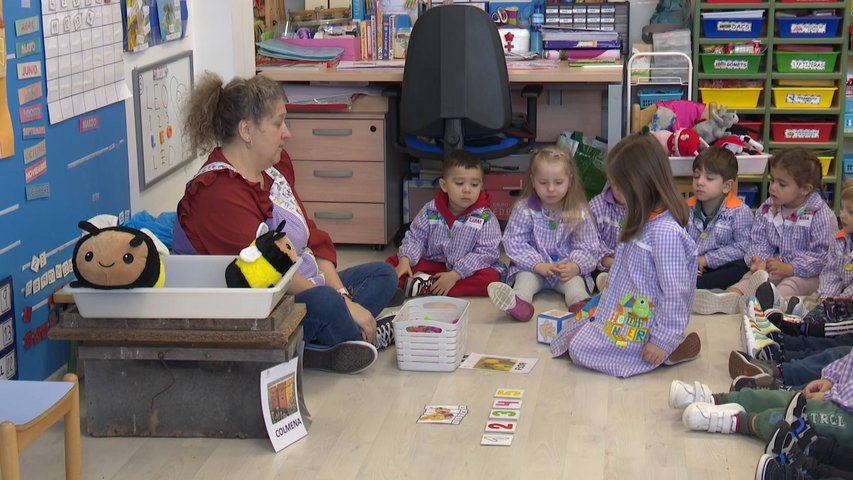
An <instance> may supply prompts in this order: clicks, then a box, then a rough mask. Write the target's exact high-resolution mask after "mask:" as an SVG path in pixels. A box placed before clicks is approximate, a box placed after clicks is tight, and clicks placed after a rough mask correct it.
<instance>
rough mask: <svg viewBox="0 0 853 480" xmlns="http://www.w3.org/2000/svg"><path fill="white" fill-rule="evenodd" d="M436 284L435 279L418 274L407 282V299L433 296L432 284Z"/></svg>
mask: <svg viewBox="0 0 853 480" xmlns="http://www.w3.org/2000/svg"><path fill="white" fill-rule="evenodd" d="M433 283H435V277H430V276H429V275H427V274H425V273H416V274H415V275H414V276H412V277H409V280H408V282H406V297H407V298H413V297H421V296H424V295H432V291H431V290H430V289H431V288H432V284H433Z"/></svg>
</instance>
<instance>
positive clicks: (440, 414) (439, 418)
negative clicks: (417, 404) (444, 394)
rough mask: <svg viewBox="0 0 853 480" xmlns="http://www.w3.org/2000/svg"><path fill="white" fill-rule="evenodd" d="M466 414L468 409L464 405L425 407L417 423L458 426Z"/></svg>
mask: <svg viewBox="0 0 853 480" xmlns="http://www.w3.org/2000/svg"><path fill="white" fill-rule="evenodd" d="M462 407H464V409H463V408H462ZM467 414H468V407H467V406H465V405H427V406H426V408H424V413H423V414H422V415H421V416H420V418H418V423H440V424H445V425H459V424H460V423H461V422H462V419H463V418H465V415H467Z"/></svg>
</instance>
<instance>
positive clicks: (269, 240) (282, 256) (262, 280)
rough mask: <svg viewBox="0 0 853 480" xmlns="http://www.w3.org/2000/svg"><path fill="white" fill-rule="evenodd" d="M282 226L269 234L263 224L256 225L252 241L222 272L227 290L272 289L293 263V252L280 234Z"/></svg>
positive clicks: (294, 254)
mask: <svg viewBox="0 0 853 480" xmlns="http://www.w3.org/2000/svg"><path fill="white" fill-rule="evenodd" d="M284 224H285V222H284V221H282V222H281V223H279V224H278V227H277V228H276V229H275V231H272V232H270V231H269V227H267V225H266V224H265V223H262V224H261V225H260V227H259V228H258V233H257V238H256V239H255V241H253V242H252V244H251V245H249V246H248V247H246V248H244V249H243V250H241V251H240V255H238V256H237V258H235V259H234V261H233V262H231V263H229V264H228V267H227V268H226V269H225V284H226V285H228V287H229V288H271V287H274V286H275V284H276V283H278V281H279V280H281V277H283V276H284V274H285V273H287V271H288V270H289V269H290V267H292V266H293V265H294V264H295V263H296V260H297V255H296V249H295V248H294V247H293V243H291V242H290V239H289V238H287V236H286V235H285V234H284V231H283V230H284Z"/></svg>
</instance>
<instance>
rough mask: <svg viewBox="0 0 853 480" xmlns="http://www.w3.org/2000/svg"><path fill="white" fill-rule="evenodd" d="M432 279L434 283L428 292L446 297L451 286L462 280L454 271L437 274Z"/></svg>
mask: <svg viewBox="0 0 853 480" xmlns="http://www.w3.org/2000/svg"><path fill="white" fill-rule="evenodd" d="M433 277H434V278H435V282H433V284H432V287H431V288H430V291H431V292H432V293H433V294H434V295H447V293H448V292H449V291H450V290H451V289H452V288H453V286H454V285H456V282H458V281H459V279H460V278H462V277H461V276H460V275H459V274H458V273H456V271H455V270H451V271H449V272H438V273H436V274H435V275H433Z"/></svg>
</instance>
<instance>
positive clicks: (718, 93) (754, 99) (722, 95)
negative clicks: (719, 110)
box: [699, 87, 764, 108]
mask: <svg viewBox="0 0 853 480" xmlns="http://www.w3.org/2000/svg"><path fill="white" fill-rule="evenodd" d="M762 90H764V89H763V88H710V87H699V92H701V95H702V103H711V102H715V103H716V104H717V105H721V106H722V105H725V106H726V107H729V108H755V107H757V106H758V99H759V98H760V97H761V91H762Z"/></svg>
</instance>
